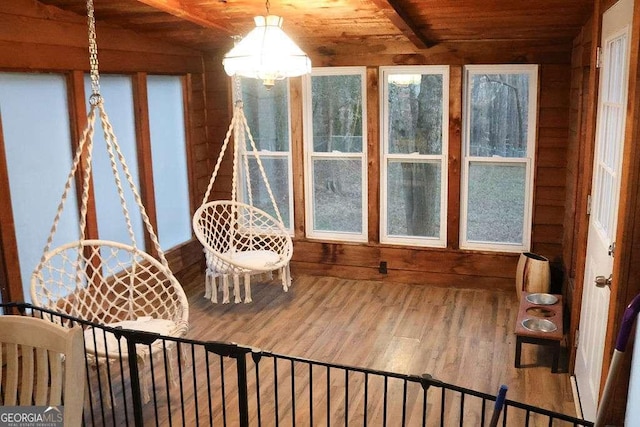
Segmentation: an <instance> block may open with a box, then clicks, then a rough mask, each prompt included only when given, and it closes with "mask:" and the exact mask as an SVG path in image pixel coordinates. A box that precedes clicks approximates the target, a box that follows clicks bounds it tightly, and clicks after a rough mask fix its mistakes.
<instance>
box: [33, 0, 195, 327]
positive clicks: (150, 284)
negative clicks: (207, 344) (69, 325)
mask: <svg viewBox="0 0 640 427" xmlns="http://www.w3.org/2000/svg"><path fill="white" fill-rule="evenodd" d="M87 12H88V24H89V54H90V65H91V88H92V94H91V95H90V97H89V104H90V106H89V112H88V115H87V123H86V126H85V129H84V131H83V132H82V135H81V138H80V141H79V142H78V146H77V148H76V151H75V154H74V157H73V162H72V165H71V170H70V171H69V174H68V176H67V180H66V182H65V186H64V190H63V193H62V197H61V199H60V202H59V204H58V207H57V211H56V215H55V218H54V220H53V224H52V226H51V229H50V231H49V235H48V237H47V240H46V243H45V246H44V249H43V254H42V257H41V258H40V261H39V263H38V265H37V266H36V268H35V270H34V272H33V274H32V277H31V296H32V300H33V302H34V304H36V305H42V306H44V307H47V308H52V309H57V310H62V311H66V312H67V313H69V314H72V315H75V316H77V317H81V318H86V319H87V320H90V321H95V322H98V323H102V324H105V323H106V324H109V323H112V322H117V321H122V320H133V321H137V320H136V319H137V318H138V317H143V318H144V317H146V316H150V317H151V318H153V319H156V320H158V321H163V322H169V324H171V325H173V326H171V327H168V328H169V329H167V331H166V333H167V334H169V335H172V336H182V335H184V334H185V333H186V331H187V330H188V315H189V303H188V300H187V298H186V295H185V294H184V290H183V289H182V287H181V286H180V283H178V281H177V280H176V278H175V277H174V276H173V273H172V272H171V270H170V268H169V263H168V261H167V259H166V256H165V254H164V251H163V250H162V248H161V246H160V243H159V241H158V236H157V234H156V233H155V231H154V228H153V226H152V224H151V220H150V219H149V215H148V214H147V212H146V209H145V207H144V204H143V202H142V198H141V197H140V193H139V191H138V189H137V188H136V185H135V183H134V179H133V176H132V174H131V172H130V170H129V167H128V165H127V163H126V161H125V157H124V154H123V153H122V150H121V148H120V145H119V144H118V140H117V138H116V136H115V133H114V130H113V126H112V125H111V122H110V120H109V116H108V115H107V112H106V110H105V106H104V100H103V98H102V96H101V95H100V92H99V91H100V82H99V79H100V76H99V72H98V59H97V44H96V40H95V36H96V35H95V19H94V16H93V14H94V11H93V3H92V0H87ZM96 116H99V117H100V123H101V125H102V130H103V136H104V140H105V144H106V150H107V155H108V157H109V164H110V166H111V172H112V174H113V179H114V182H115V186H116V189H117V193H118V199H119V202H120V205H121V208H122V209H121V211H122V214H123V216H124V221H125V224H126V229H127V234H128V236H129V240H130V241H131V244H130V245H127V244H124V243H119V242H113V241H109V240H97V239H96V237H97V236H87V235H86V233H87V230H86V228H87V214H88V210H89V199H90V188H91V185H92V164H93V159H92V157H93V148H94V141H93V137H94V133H95V122H96ZM120 173H123V174H124V176H125V180H126V182H127V184H128V186H129V188H130V190H131V194H132V195H133V198H134V200H135V203H136V205H137V206H138V209H139V212H140V215H141V218H142V221H143V223H144V227H145V230H146V232H147V234H148V236H149V239H150V240H151V243H152V245H153V248H154V249H155V257H152V256H151V255H149V254H147V253H146V252H144V251H143V250H141V249H140V248H138V242H136V237H135V232H134V228H133V224H132V221H131V213H130V211H129V208H128V207H127V198H126V197H125V191H124V189H123V184H124V183H123V180H122V179H121V177H120ZM74 180H76V181H78V182H77V185H82V190H81V200H80V212H79V218H78V228H79V230H78V234H79V236H78V240H77V241H76V242H70V243H67V244H65V245H62V246H59V247H56V248H55V249H52V244H53V241H54V236H55V234H56V232H57V231H58V228H59V223H60V220H61V217H62V214H63V211H64V208H65V203H66V201H67V199H68V197H69V193H70V190H71V188H72V187H73V182H74ZM80 181H81V183H80ZM87 237H89V239H87Z"/></svg>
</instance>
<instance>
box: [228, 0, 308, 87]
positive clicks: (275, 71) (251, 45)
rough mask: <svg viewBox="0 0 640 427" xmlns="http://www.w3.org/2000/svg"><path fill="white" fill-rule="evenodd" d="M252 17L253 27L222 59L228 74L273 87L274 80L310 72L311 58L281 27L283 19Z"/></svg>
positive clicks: (277, 17)
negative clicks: (256, 80)
mask: <svg viewBox="0 0 640 427" xmlns="http://www.w3.org/2000/svg"><path fill="white" fill-rule="evenodd" d="M268 13H269V2H268V1H267V16H256V17H255V18H254V21H255V24H256V28H254V29H253V30H252V31H251V32H250V33H249V34H247V35H246V36H245V37H244V38H243V39H242V40H240V42H238V43H237V44H236V45H235V46H234V47H233V49H231V50H230V51H229V52H228V53H227V54H226V55H225V56H224V58H223V60H222V65H223V66H224V71H225V72H226V73H227V74H228V75H229V76H235V75H238V76H242V77H250V78H254V79H260V80H262V82H263V84H264V85H265V86H266V87H267V88H270V87H273V85H274V84H275V81H276V80H281V79H285V78H287V77H296V76H301V75H303V74H308V73H310V72H311V60H310V59H309V57H308V56H307V55H306V54H305V53H304V52H303V51H302V49H300V48H299V47H298V45H296V44H295V43H294V42H293V40H291V39H290V38H289V36H287V35H286V34H285V32H284V31H283V30H282V21H283V19H282V18H281V17H280V16H275V15H269V14H268Z"/></svg>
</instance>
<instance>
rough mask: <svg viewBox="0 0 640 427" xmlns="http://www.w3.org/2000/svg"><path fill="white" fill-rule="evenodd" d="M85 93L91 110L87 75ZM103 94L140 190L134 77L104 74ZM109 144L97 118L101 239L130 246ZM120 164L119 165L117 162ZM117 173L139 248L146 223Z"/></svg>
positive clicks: (95, 171)
mask: <svg viewBox="0 0 640 427" xmlns="http://www.w3.org/2000/svg"><path fill="white" fill-rule="evenodd" d="M84 87H85V94H86V95H87V110H89V95H90V94H91V79H90V77H89V75H88V74H87V75H85V79H84ZM100 94H101V95H102V96H103V98H104V106H105V111H106V112H107V114H108V115H109V121H110V122H111V125H112V126H113V133H114V135H115V136H116V138H117V141H118V145H119V146H120V150H121V151H122V154H123V156H124V158H125V160H126V162H127V166H128V168H129V171H130V172H131V175H132V177H133V182H134V184H135V185H136V187H137V188H138V190H139V189H140V180H139V179H138V149H137V144H136V131H135V116H134V112H133V88H132V83H131V77H129V76H123V75H101V76H100ZM106 147H107V143H106V142H105V139H104V132H103V129H102V124H101V122H100V117H99V116H98V115H96V122H95V132H94V134H93V157H92V178H93V185H94V190H95V199H96V215H97V217H98V234H99V237H100V239H102V240H112V241H115V242H122V243H126V244H130V243H131V237H129V233H128V231H127V224H126V222H125V219H124V214H123V212H122V207H121V206H122V205H121V202H120V197H119V195H118V189H117V187H116V184H115V182H114V177H113V172H112V169H111V162H110V160H109V154H108V153H107V148H106ZM117 163H119V162H117ZM118 171H119V174H120V177H121V180H122V189H123V191H124V195H125V200H126V204H127V209H128V210H129V216H130V218H131V223H132V227H133V231H134V235H135V239H136V243H137V245H138V247H140V248H142V247H144V234H143V233H144V231H143V230H144V224H143V222H142V216H141V215H140V209H139V208H138V204H137V203H136V201H135V198H134V196H133V193H132V192H131V188H130V187H129V183H128V182H127V181H126V179H125V178H124V176H125V175H124V173H123V171H122V168H121V167H120V166H119V167H118Z"/></svg>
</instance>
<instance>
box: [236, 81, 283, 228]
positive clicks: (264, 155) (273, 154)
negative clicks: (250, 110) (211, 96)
mask: <svg viewBox="0 0 640 427" xmlns="http://www.w3.org/2000/svg"><path fill="white" fill-rule="evenodd" d="M236 78H238V79H241V80H242V79H247V80H249V79H250V78H249V77H231V84H232V86H233V87H234V88H236V87H239V88H240V89H239V90H240V91H242V81H240V82H238V83H237V84H236V82H235V79H236ZM278 82H279V81H278ZM284 84H285V86H286V90H287V132H286V133H287V136H288V138H289V143H288V146H289V150H288V151H264V150H260V151H259V152H258V153H259V154H258V156H256V152H255V151H254V150H253V149H252V148H253V147H251V149H249V148H246V149H245V155H246V157H247V158H246V160H247V162H245V159H239V164H238V167H240V168H241V169H242V171H243V174H247V175H248V173H249V171H245V170H244V168H245V165H247V164H248V163H250V161H251V159H253V160H254V161H257V160H255V159H256V157H260V162H261V163H262V162H263V160H264V159H286V164H287V182H288V183H289V185H288V188H287V191H288V193H289V203H288V204H289V206H288V207H289V218H288V219H289V225H288V226H287V224H286V222H284V223H283V224H282V225H283V227H284V229H285V230H287V232H288V233H289V235H291V236H293V235H294V230H295V222H294V221H295V213H294V211H293V209H294V207H293V199H294V193H293V159H292V153H293V149H292V147H293V136H292V132H291V118H292V116H291V84H290V81H289V79H285V80H284ZM236 92H237V90H235V89H234V90H233V91H232V101H233V102H234V104H235V102H236V101H237V93H236ZM242 102H243V104H246V101H245V100H244V99H242ZM251 131H252V132H251V136H252V137H253V138H254V139H255V136H254V135H253V130H251ZM246 143H247V145H249V146H250V142H249V138H248V137H247V139H246ZM247 175H245V176H247ZM244 179H245V178H244V177H243V178H242V179H241V180H239V181H238V183H237V185H238V188H237V190H238V200H239V201H242V202H243V203H248V200H245V197H246V194H245V193H246V191H247V190H246V185H245V182H244V181H243V180H244ZM265 179H267V178H265ZM269 186H270V187H271V186H272V183H271V182H269ZM251 188H252V189H253V188H254V186H253V183H251ZM252 192H253V191H252ZM274 197H275V195H274ZM258 208H259V207H258ZM278 209H279V208H278ZM267 214H269V215H271V216H273V217H274V218H275V219H276V220H278V218H277V216H276V215H275V213H274V214H273V215H272V214H271V213H270V212H267ZM280 215H283V213H282V212H280ZM282 220H283V221H284V220H285V218H284V217H283V218H282Z"/></svg>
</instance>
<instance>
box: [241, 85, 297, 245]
mask: <svg viewBox="0 0 640 427" xmlns="http://www.w3.org/2000/svg"><path fill="white" fill-rule="evenodd" d="M240 84H241V88H242V102H243V108H244V114H245V117H246V118H247V124H248V125H249V130H250V131H251V136H252V137H253V140H254V142H255V144H256V148H257V150H258V152H256V151H254V150H253V148H252V147H251V142H250V140H249V138H248V137H247V138H246V150H247V151H246V153H247V161H248V165H249V183H250V184H251V197H252V199H253V200H252V201H253V203H252V204H253V206H255V207H257V208H259V209H262V210H263V211H265V212H267V213H268V214H270V215H271V216H273V217H274V218H276V219H277V218H278V216H277V215H276V212H275V209H274V207H273V202H272V201H271V197H270V196H269V193H268V191H267V187H266V185H265V182H264V178H263V177H262V174H261V172H260V169H259V166H258V162H257V160H256V159H257V156H259V158H260V162H261V163H262V166H263V168H264V171H265V174H266V178H267V180H268V182H269V187H270V188H271V191H272V193H273V196H274V198H275V201H276V204H277V205H278V210H279V211H280V215H281V216H282V221H283V222H284V226H285V228H287V229H288V230H289V231H290V232H292V233H293V196H292V194H293V185H292V182H293V181H292V175H291V127H290V125H289V114H290V113H289V83H288V80H277V81H276V82H275V85H274V86H273V87H272V88H270V89H267V88H266V87H265V86H264V84H263V83H262V81H261V80H257V79H251V78H244V77H243V78H240ZM242 164H243V165H244V162H242ZM239 198H240V200H243V201H244V202H245V203H247V204H249V197H248V190H247V183H246V182H245V183H243V185H242V186H241V188H240V196H239Z"/></svg>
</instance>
